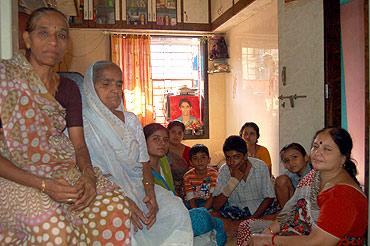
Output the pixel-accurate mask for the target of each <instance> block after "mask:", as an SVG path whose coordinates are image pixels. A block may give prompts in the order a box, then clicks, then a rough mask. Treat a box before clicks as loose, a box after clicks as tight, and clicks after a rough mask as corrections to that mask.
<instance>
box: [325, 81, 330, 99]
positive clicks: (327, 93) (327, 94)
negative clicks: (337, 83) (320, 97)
mask: <svg viewBox="0 0 370 246" xmlns="http://www.w3.org/2000/svg"><path fill="white" fill-rule="evenodd" d="M325 99H329V85H328V84H325Z"/></svg>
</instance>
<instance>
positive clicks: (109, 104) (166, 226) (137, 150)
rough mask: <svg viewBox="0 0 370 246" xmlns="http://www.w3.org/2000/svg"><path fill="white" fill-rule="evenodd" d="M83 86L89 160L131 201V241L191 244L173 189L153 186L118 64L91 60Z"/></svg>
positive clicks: (186, 219)
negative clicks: (126, 108) (126, 103)
mask: <svg viewBox="0 0 370 246" xmlns="http://www.w3.org/2000/svg"><path fill="white" fill-rule="evenodd" d="M82 87H83V89H82V96H83V116H84V128H85V129H84V130H85V137H86V142H87V145H88V148H89V150H90V153H91V160H92V163H93V165H95V166H98V167H100V168H101V169H102V171H103V173H104V175H105V176H107V177H108V178H109V179H111V180H114V181H115V182H116V183H117V184H119V185H120V186H121V188H122V189H123V191H124V192H125V193H126V195H127V196H128V197H129V198H130V199H131V200H132V201H131V204H130V207H131V213H132V218H131V219H132V223H133V225H134V227H135V228H136V232H133V237H132V242H133V244H134V245H135V244H137V245H140V246H143V245H192V244H193V231H192V227H191V222H190V217H189V213H188V211H187V209H186V208H185V206H184V205H183V203H182V201H181V199H180V198H178V197H176V196H174V195H173V193H172V192H170V191H168V190H165V189H163V188H162V187H159V186H154V182H153V177H152V174H151V169H150V166H149V164H148V163H147V162H148V161H149V156H148V152H147V147H146V142H145V138H144V134H143V130H142V127H141V125H140V123H139V121H138V119H137V117H136V116H135V115H134V114H133V113H130V112H125V111H124V110H123V103H122V73H121V70H120V68H119V67H118V66H117V65H115V64H113V63H111V62H109V61H100V62H96V63H95V64H93V65H91V66H90V67H89V68H88V70H87V72H86V74H85V78H84V83H83V86H82ZM157 202H158V204H157Z"/></svg>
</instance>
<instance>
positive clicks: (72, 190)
mask: <svg viewBox="0 0 370 246" xmlns="http://www.w3.org/2000/svg"><path fill="white" fill-rule="evenodd" d="M23 38H24V41H25V44H26V47H27V54H26V57H27V58H26V57H24V56H23V55H20V54H18V55H15V56H14V57H13V58H12V59H10V60H2V61H0V117H1V123H2V127H1V128H0V155H1V157H0V245H20V244H22V245H46V244H53V245H92V244H99V245H100V244H105V245H106V244H111V245H130V244H131V241H130V226H131V221H130V211H129V204H128V202H127V200H126V198H125V197H124V194H123V193H122V192H121V191H120V190H119V188H118V186H116V185H115V184H114V183H112V182H110V181H109V180H107V179H106V178H105V177H103V176H102V175H101V173H100V172H99V170H98V169H93V168H92V166H91V163H90V157H89V153H88V150H87V147H86V144H85V140H84V137H83V130H82V129H83V128H82V125H79V124H78V123H76V122H78V121H81V119H82V117H81V115H80V116H79V117H78V114H77V118H80V120H78V119H77V120H75V118H76V117H70V116H71V114H72V115H75V114H76V113H75V112H76V110H77V112H78V111H79V112H81V97H80V96H79V91H78V88H77V86H76V85H74V84H73V83H72V82H71V81H66V80H61V79H60V78H59V76H58V75H57V74H56V73H55V72H54V70H53V69H54V66H55V65H57V64H58V63H59V62H60V61H61V59H62V57H63V55H64V52H65V49H66V47H67V41H68V22H67V19H66V18H65V16H64V15H63V14H62V13H61V12H59V11H58V10H56V9H52V8H41V9H37V10H35V11H34V12H33V13H32V14H31V16H30V18H29V21H28V23H27V27H26V31H25V32H24V34H23ZM65 83H67V84H68V86H66V84H65ZM76 90H77V91H76ZM60 93H62V94H63V96H61V97H59V99H60V98H62V100H60V101H59V100H58V94H59V95H60ZM70 95H76V97H73V98H69V96H70ZM70 104H73V105H72V107H71V105H70ZM62 105H63V106H62ZM75 105H77V106H76V107H74V106H75ZM73 108H74V109H73ZM72 109H73V110H72ZM66 121H67V127H68V133H69V136H70V138H68V137H67V136H66V135H64V134H63V130H64V129H65V128H66Z"/></svg>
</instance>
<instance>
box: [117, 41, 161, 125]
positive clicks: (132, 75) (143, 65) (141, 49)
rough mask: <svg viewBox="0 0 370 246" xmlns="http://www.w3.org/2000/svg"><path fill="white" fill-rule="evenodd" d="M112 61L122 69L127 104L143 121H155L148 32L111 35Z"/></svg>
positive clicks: (143, 123) (125, 102)
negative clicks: (145, 33) (143, 33)
mask: <svg viewBox="0 0 370 246" xmlns="http://www.w3.org/2000/svg"><path fill="white" fill-rule="evenodd" d="M111 57H112V62H114V63H116V64H117V65H118V66H120V67H121V69H122V80H123V88H122V90H123V93H124V104H125V107H126V110H127V111H130V112H133V113H135V114H136V115H137V116H138V117H139V119H140V121H141V124H142V125H147V124H149V123H152V122H153V121H154V114H153V85H152V79H151V65H150V37H149V36H148V35H118V34H112V35H111Z"/></svg>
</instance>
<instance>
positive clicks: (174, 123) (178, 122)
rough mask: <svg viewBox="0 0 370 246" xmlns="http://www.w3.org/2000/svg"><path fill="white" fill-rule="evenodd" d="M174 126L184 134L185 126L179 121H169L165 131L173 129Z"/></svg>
mask: <svg viewBox="0 0 370 246" xmlns="http://www.w3.org/2000/svg"><path fill="white" fill-rule="evenodd" d="M175 126H178V127H180V128H181V129H182V131H183V132H184V131H185V125H184V123H182V122H181V121H178V120H174V121H171V122H170V123H169V124H168V126H167V129H168V130H171V129H172V128H173V127H175Z"/></svg>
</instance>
